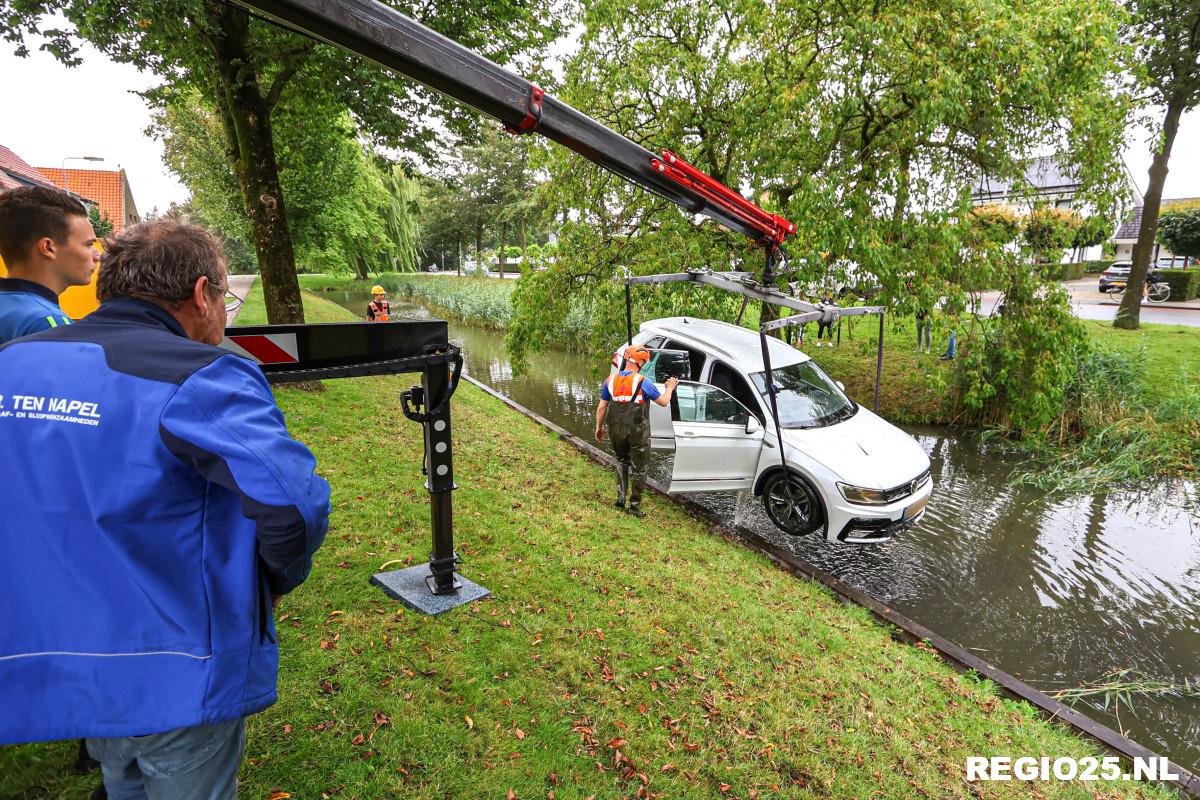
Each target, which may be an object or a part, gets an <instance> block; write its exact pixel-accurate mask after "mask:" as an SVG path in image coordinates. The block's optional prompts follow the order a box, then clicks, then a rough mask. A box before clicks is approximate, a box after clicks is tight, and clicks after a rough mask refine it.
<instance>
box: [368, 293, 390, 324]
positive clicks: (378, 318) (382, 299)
mask: <svg viewBox="0 0 1200 800" xmlns="http://www.w3.org/2000/svg"><path fill="white" fill-rule="evenodd" d="M371 294H372V295H374V296H375V298H374V299H373V300H372V301H371V302H369V303H367V322H387V321H388V320H389V319H391V316H392V306H391V304H390V303H389V302H388V301H387V291H386V290H384V288H383V287H382V286H378V285H376V286H372V287H371Z"/></svg>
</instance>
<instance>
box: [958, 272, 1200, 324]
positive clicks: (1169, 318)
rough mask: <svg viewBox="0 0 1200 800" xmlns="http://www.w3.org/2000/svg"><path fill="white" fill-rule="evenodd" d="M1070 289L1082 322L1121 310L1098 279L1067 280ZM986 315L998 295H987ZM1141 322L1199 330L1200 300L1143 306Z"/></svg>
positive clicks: (994, 306) (1107, 317)
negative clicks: (1102, 287)
mask: <svg viewBox="0 0 1200 800" xmlns="http://www.w3.org/2000/svg"><path fill="white" fill-rule="evenodd" d="M1065 285H1066V287H1067V290H1068V291H1070V293H1071V305H1072V307H1073V308H1074V310H1075V316H1077V317H1079V318H1080V319H1095V320H1109V321H1111V320H1113V319H1114V318H1116V316H1117V309H1118V308H1119V307H1120V296H1119V295H1114V297H1115V298H1117V299H1115V300H1114V299H1110V298H1109V296H1108V295H1106V294H1104V293H1103V292H1100V291H1099V290H1098V289H1097V278H1096V277H1094V276H1092V277H1087V278H1080V279H1079V280H1075V281H1068V282H1067V283H1066V284H1065ZM982 298H983V312H984V313H985V314H991V313H993V311H994V310H995V308H996V305H997V303H998V302H999V299H1000V293H999V292H984V293H983V295H982ZM1141 321H1142V322H1146V323H1154V324H1158V325H1187V326H1189V327H1193V328H1200V300H1189V301H1188V302H1186V303H1172V302H1167V303H1165V304H1163V305H1150V304H1149V303H1143V304H1142V314H1141Z"/></svg>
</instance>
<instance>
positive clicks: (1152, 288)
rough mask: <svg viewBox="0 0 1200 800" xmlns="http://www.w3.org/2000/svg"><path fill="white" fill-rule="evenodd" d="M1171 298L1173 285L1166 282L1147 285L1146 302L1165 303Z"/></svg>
mask: <svg viewBox="0 0 1200 800" xmlns="http://www.w3.org/2000/svg"><path fill="white" fill-rule="evenodd" d="M1170 297H1171V284H1169V283H1166V282H1158V283H1148V284H1146V300H1147V301H1149V302H1151V303H1165V302H1166V301H1167V300H1168V299H1170Z"/></svg>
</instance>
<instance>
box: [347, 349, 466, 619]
mask: <svg viewBox="0 0 1200 800" xmlns="http://www.w3.org/2000/svg"><path fill="white" fill-rule="evenodd" d="M424 366H425V368H424V369H423V370H422V371H421V385H420V386H414V387H412V388H411V389H409V390H408V391H405V392H402V393H401V394H400V408H401V410H402V411H403V412H404V416H406V417H408V418H409V419H410V420H412V421H413V422H419V423H421V427H422V429H423V431H424V434H425V464H424V466H423V467H422V472H424V473H425V475H426V481H425V489H426V491H428V492H429V507H430V524H431V526H432V529H433V552H432V553H430V554H429V565H428V567H425V566H424V565H419V566H416V567H410V568H408V569H402V570H397V571H395V572H381V573H379V574H377V575H375V576H374V577H372V578H371V582H372V583H375V584H376V585H378V586H380V587H381V588H382V589H383V590H384V591H385V592H387V593H388V594H389V595H390V596H392V597H394V598H396V599H397V600H400V601H401V602H403V603H405V604H406V605H408V606H410V607H412V608H414V609H416V610H417V611H422V612H424V613H426V614H440V613H441V612H443V611H448V610H449V609H451V608H454V607H456V606H460V605H462V604H464V603H469V602H471V601H473V600H478V599H479V598H481V597H486V596H487V595H488V594H489V592H488V590H487V589H484V588H483V587H482V586H479V585H478V584H476V583H472V582H471V581H469V580H467V579H465V578H462V577H461V576H459V575H458V574H457V573H456V572H455V569H456V567H457V565H458V562H459V558H458V553H456V552H454V514H453V505H452V502H451V493H452V492H453V491H454V490H455V489H456V488H457V486H456V485H455V483H454V449H453V447H452V446H451V427H450V397H451V396H452V395H453V394H454V390H455V388H456V387H457V385H458V380H459V374H460V372H461V370H462V356H461V355H460V354H458V353H457V352H453V353H447V352H446V351H445V349H441V348H437V347H431V348H427V351H426V356H425V365H424Z"/></svg>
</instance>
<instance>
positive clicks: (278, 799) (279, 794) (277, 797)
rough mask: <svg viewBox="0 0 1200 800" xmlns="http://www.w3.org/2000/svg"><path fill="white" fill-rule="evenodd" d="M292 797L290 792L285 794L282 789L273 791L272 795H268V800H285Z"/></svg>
mask: <svg viewBox="0 0 1200 800" xmlns="http://www.w3.org/2000/svg"><path fill="white" fill-rule="evenodd" d="M291 796H292V795H291V793H290V792H285V791H283V790H282V789H272V790H271V793H270V794H269V795H267V800H285V798H288V797H291Z"/></svg>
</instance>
